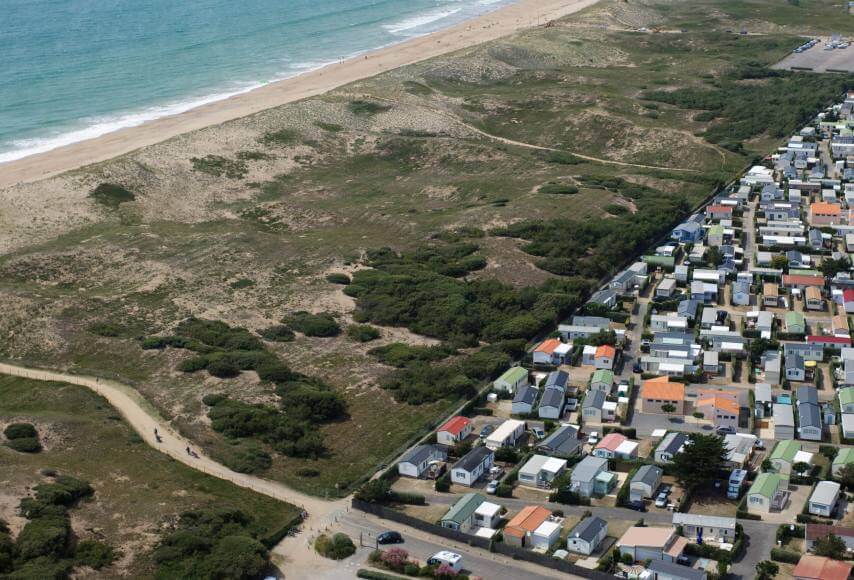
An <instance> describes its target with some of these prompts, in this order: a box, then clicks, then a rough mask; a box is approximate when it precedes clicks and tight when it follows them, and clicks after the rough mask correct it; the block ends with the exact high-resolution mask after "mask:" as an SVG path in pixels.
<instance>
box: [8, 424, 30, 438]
mask: <svg viewBox="0 0 854 580" xmlns="http://www.w3.org/2000/svg"><path fill="white" fill-rule="evenodd" d="M3 435H5V436H6V438H7V439H32V438H33V437H38V436H39V433H38V431H36V427H35V425H33V424H32V423H11V424H10V425H7V426H6V428H5V429H4V430H3Z"/></svg>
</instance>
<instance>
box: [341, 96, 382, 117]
mask: <svg viewBox="0 0 854 580" xmlns="http://www.w3.org/2000/svg"><path fill="white" fill-rule="evenodd" d="M349 108H350V112H351V113H353V114H354V115H361V116H364V117H369V116H371V115H376V114H377V113H382V112H383V111H387V110H388V109H390V108H391V107H389V106H387V105H381V104H379V103H375V102H374V101H365V100H362V99H356V100H353V101H350V105H349Z"/></svg>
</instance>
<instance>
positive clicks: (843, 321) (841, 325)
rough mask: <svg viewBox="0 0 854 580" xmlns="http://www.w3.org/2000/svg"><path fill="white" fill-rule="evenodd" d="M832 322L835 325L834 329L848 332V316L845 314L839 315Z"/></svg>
mask: <svg viewBox="0 0 854 580" xmlns="http://www.w3.org/2000/svg"><path fill="white" fill-rule="evenodd" d="M830 321H831V322H832V323H833V328H834V329H836V328H838V329H840V330H848V316H846V315H845V314H837V315H836V316H834V317H833V318H831V319H830Z"/></svg>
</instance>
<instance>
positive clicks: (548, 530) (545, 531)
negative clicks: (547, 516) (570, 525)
mask: <svg viewBox="0 0 854 580" xmlns="http://www.w3.org/2000/svg"><path fill="white" fill-rule="evenodd" d="M562 528H563V526H561V525H560V524H559V523H558V522H553V521H549V520H546V521H544V522H543V523H541V524H540V525H539V527H538V528H537V529H536V530H534V535H535V536H545V537H547V538H550V537H551V536H552V535H554V533H555V532H558V533H559V532H560V530H561V529H562Z"/></svg>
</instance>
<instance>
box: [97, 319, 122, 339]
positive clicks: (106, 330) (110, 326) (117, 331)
mask: <svg viewBox="0 0 854 580" xmlns="http://www.w3.org/2000/svg"><path fill="white" fill-rule="evenodd" d="M89 332H91V333H92V334H97V335H98V336H103V337H106V338H114V337H116V336H121V334H122V327H121V326H119V325H118V324H115V323H112V322H96V323H95V324H93V325H92V326H90V327H89Z"/></svg>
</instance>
